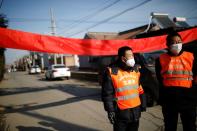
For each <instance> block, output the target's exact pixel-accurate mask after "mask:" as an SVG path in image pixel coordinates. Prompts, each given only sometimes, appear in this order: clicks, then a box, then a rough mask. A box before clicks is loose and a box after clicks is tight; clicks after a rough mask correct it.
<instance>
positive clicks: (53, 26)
mask: <svg viewBox="0 0 197 131" xmlns="http://www.w3.org/2000/svg"><path fill="white" fill-rule="evenodd" d="M50 15H51V34H52V35H53V36H55V34H56V25H55V19H54V15H53V10H52V9H51V8H50ZM53 58H54V64H57V55H56V54H54V57H53Z"/></svg>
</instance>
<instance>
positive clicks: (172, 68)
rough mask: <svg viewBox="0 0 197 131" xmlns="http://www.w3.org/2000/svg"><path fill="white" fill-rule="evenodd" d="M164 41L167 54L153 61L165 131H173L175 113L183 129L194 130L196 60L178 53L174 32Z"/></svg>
mask: <svg viewBox="0 0 197 131" xmlns="http://www.w3.org/2000/svg"><path fill="white" fill-rule="evenodd" d="M166 41H167V47H168V52H167V53H165V54H162V55H161V56H160V58H159V59H158V60H156V66H155V67H156V75H157V78H158V81H159V83H160V93H159V103H160V104H161V106H162V112H163V116H164V123H165V131H176V130H177V121H178V115H179V114H180V117H181V121H182V125H183V130H184V131H196V125H195V121H196V96H197V86H196V85H197V60H196V58H195V57H194V55H193V54H192V53H190V52H186V51H182V39H181V36H180V35H179V34H178V33H177V32H171V33H170V34H169V35H168V36H167V38H166Z"/></svg>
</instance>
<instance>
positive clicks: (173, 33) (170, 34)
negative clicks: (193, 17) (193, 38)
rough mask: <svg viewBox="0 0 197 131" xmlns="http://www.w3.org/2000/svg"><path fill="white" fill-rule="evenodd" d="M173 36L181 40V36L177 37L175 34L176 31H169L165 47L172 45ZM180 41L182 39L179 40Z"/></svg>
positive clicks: (176, 33) (177, 34)
mask: <svg viewBox="0 0 197 131" xmlns="http://www.w3.org/2000/svg"><path fill="white" fill-rule="evenodd" d="M175 36H178V37H180V38H181V35H179V33H178V32H176V31H171V32H170V33H169V34H168V36H167V37H166V42H167V43H166V44H167V46H170V45H171V44H172V43H171V42H172V38H173V37H175ZM181 39H182V38H181Z"/></svg>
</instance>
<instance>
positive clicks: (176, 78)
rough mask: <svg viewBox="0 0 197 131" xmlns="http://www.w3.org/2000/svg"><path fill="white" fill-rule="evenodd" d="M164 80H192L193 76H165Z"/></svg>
mask: <svg viewBox="0 0 197 131" xmlns="http://www.w3.org/2000/svg"><path fill="white" fill-rule="evenodd" d="M166 80H188V81H192V80H193V78H192V77H189V78H180V77H171V78H166Z"/></svg>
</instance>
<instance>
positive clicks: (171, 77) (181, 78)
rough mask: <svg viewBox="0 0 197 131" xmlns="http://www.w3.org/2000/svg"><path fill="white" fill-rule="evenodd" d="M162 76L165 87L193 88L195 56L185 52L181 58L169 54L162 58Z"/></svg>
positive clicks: (163, 55)
mask: <svg viewBox="0 0 197 131" xmlns="http://www.w3.org/2000/svg"><path fill="white" fill-rule="evenodd" d="M159 60H160V64H161V72H160V73H161V76H162V78H163V85H164V86H165V87H174V86H178V87H185V88H191V86H192V80H193V72H192V67H193V60H194V56H193V54H192V53H190V52H183V53H182V54H181V55H179V56H170V55H168V54H167V53H165V54H162V55H161V56H160V59H159Z"/></svg>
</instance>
